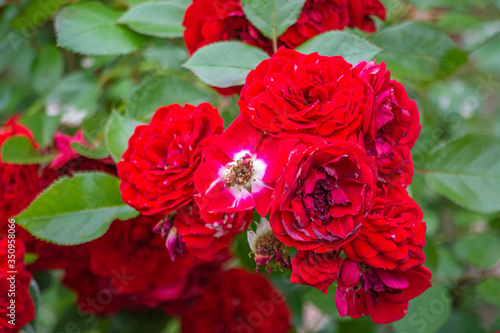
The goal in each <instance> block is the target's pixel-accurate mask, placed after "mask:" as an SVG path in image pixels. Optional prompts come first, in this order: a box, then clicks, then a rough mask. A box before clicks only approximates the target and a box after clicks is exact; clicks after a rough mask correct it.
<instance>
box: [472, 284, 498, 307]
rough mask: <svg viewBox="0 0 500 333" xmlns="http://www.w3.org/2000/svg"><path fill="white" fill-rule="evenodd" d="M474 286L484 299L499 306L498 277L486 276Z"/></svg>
mask: <svg viewBox="0 0 500 333" xmlns="http://www.w3.org/2000/svg"><path fill="white" fill-rule="evenodd" d="M476 288H477V291H478V292H479V293H480V294H481V295H482V296H483V297H484V298H485V299H486V300H488V301H489V302H491V303H493V304H495V305H496V306H498V307H500V279H498V278H492V277H490V278H487V279H485V280H483V281H482V282H481V283H480V284H478V285H477V287H476Z"/></svg>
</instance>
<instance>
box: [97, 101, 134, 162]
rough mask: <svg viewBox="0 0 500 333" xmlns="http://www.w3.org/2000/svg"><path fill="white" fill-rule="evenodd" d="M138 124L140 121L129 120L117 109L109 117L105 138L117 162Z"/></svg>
mask: <svg viewBox="0 0 500 333" xmlns="http://www.w3.org/2000/svg"><path fill="white" fill-rule="evenodd" d="M137 125H139V123H138V122H136V121H133V120H129V119H127V118H125V117H124V116H122V115H121V114H119V113H118V112H116V111H113V113H112V114H111V117H109V122H108V124H107V126H106V130H105V134H104V139H105V141H106V146H107V147H108V151H109V152H110V154H111V157H112V158H113V161H115V162H116V163H118V162H119V161H120V159H121V158H122V155H123V153H124V152H125V150H127V147H128V140H129V139H130V137H131V136H132V134H134V130H135V128H136V127H137Z"/></svg>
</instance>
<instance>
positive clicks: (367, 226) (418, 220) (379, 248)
mask: <svg viewBox="0 0 500 333" xmlns="http://www.w3.org/2000/svg"><path fill="white" fill-rule="evenodd" d="M422 218H423V214H422V211H421V210H420V207H419V206H418V205H417V203H416V202H415V201H413V200H412V199H411V198H410V197H409V196H408V193H406V190H405V189H401V188H394V187H389V188H384V189H383V190H382V189H379V190H378V193H377V197H376V198H375V200H374V205H373V208H372V209H371V211H370V213H369V214H368V215H367V216H366V218H365V220H364V222H363V226H362V227H361V231H360V233H359V234H358V236H356V238H355V239H354V240H353V241H352V242H350V243H348V244H346V245H345V246H344V247H343V250H344V252H345V254H346V255H347V257H348V258H350V259H352V260H355V261H362V262H364V263H366V264H368V265H370V266H372V267H374V268H383V269H389V270H394V269H396V270H400V271H405V270H408V269H410V268H412V267H414V266H417V265H420V264H423V263H424V261H425V255H424V253H423V251H422V248H423V247H424V246H425V230H426V225H425V222H422Z"/></svg>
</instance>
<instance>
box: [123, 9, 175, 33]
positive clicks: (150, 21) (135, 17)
mask: <svg viewBox="0 0 500 333" xmlns="http://www.w3.org/2000/svg"><path fill="white" fill-rule="evenodd" d="M184 11H185V8H184V7H183V6H181V5H178V4H176V3H174V2H172V1H160V2H146V3H142V4H140V5H137V6H134V7H132V8H130V9H129V10H128V11H127V12H126V13H125V14H123V16H122V17H120V19H119V20H118V22H119V23H125V24H127V25H128V26H129V28H130V29H132V30H134V31H136V32H139V33H141V34H145V35H150V36H156V37H182V35H183V33H184V27H183V26H182V20H183V18H184Z"/></svg>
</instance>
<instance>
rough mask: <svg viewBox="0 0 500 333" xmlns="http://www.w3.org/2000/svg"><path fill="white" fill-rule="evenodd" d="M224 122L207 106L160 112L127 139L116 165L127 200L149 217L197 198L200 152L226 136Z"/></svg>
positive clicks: (166, 108)
mask: <svg viewBox="0 0 500 333" xmlns="http://www.w3.org/2000/svg"><path fill="white" fill-rule="evenodd" d="M223 122H224V121H223V119H222V118H221V117H220V116H219V113H218V111H217V109H214V108H213V107H212V106H211V105H210V104H208V103H202V104H200V105H199V106H192V105H189V104H186V105H185V106H184V107H181V106H180V105H177V104H174V105H170V106H165V107H161V108H159V109H158V110H157V111H156V113H155V114H154V116H153V118H152V119H151V122H150V123H149V124H148V125H141V126H138V127H137V128H136V129H135V133H134V134H133V135H132V137H131V138H130V140H129V145H128V149H127V151H126V152H125V153H124V155H123V157H122V160H121V161H120V162H119V163H118V174H119V176H120V178H121V180H122V182H121V184H120V189H121V193H122V197H123V200H124V201H125V202H126V203H128V204H129V205H131V206H132V207H134V208H135V209H137V210H139V211H141V212H142V213H143V214H146V215H154V214H160V213H161V214H167V213H170V212H173V211H174V210H176V209H178V208H180V207H182V206H184V205H185V204H187V203H189V202H190V201H191V200H192V199H193V195H194V194H195V192H196V191H195V189H194V185H193V174H194V172H195V170H196V168H197V167H198V165H199V164H200V163H201V162H202V161H203V159H202V154H201V153H202V151H203V149H204V148H205V147H207V146H208V145H209V144H210V143H212V141H213V140H214V136H215V135H217V134H220V133H222V131H223Z"/></svg>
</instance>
